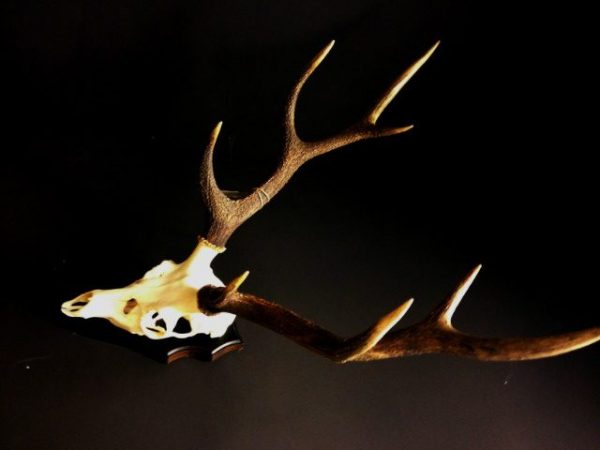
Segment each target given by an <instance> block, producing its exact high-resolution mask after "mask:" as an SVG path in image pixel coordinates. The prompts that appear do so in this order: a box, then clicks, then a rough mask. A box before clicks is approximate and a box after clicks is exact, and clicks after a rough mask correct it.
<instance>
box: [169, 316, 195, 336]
mask: <svg viewBox="0 0 600 450" xmlns="http://www.w3.org/2000/svg"><path fill="white" fill-rule="evenodd" d="M190 331H192V326H191V325H190V321H189V320H187V319H186V318H185V317H180V318H179V320H178V321H177V323H176V324H175V328H173V332H175V333H177V334H187V333H189V332H190Z"/></svg>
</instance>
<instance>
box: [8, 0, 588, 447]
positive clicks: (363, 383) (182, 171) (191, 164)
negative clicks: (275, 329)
mask: <svg viewBox="0 0 600 450" xmlns="http://www.w3.org/2000/svg"><path fill="white" fill-rule="evenodd" d="M589 8H591V7H589V6H586V4H585V3H583V2H569V3H565V4H556V5H549V4H545V5H539V6H537V5H533V4H530V3H523V2H510V1H509V2H462V1H433V2H423V1H407V2H392V1H388V2H367V1H347V0H344V1H330V2H321V1H319V2H317V1H307V0H304V1H302V2H300V1H298V2H297V1H291V2H288V1H285V2H274V1H272V2H270V1H264V2H251V1H247V0H245V1H232V2H226V3H225V2H202V1H200V2H177V1H172V0H169V1H162V0H156V1H152V0H150V1H146V2H133V1H129V0H119V1H103V2H91V1H83V2H64V1H57V2H40V1H8V2H3V4H2V6H0V17H1V18H2V19H1V20H2V21H3V22H4V23H5V25H4V26H3V27H2V30H3V35H4V37H5V38H6V39H4V42H5V43H6V44H7V45H6V48H5V50H4V51H3V53H2V67H3V69H2V75H0V76H2V77H3V78H4V82H3V84H2V87H3V93H2V101H1V102H0V104H1V108H2V110H3V111H4V113H5V114H3V116H4V119H3V123H2V124H3V127H2V128H3V131H2V141H1V145H2V149H3V150H2V154H3V156H2V164H0V180H1V183H2V185H3V186H2V189H1V190H0V201H1V202H2V206H1V208H2V212H3V218H2V220H0V231H1V233H0V235H1V236H2V237H3V238H4V239H3V241H4V242H3V243H2V258H3V261H4V263H5V264H4V269H3V277H2V280H3V282H4V284H3V288H2V291H1V292H2V294H1V298H0V313H1V314H2V319H1V321H2V325H3V326H2V338H1V339H0V364H1V371H0V428H1V431H2V432H1V433H0V448H3V449H14V450H21V449H27V450H31V449H45V450H50V449H61V450H70V449H85V450H94V449H121V448H123V449H128V450H132V449H138V448H140V449H141V448H144V449H147V448H154V449H173V448H182V449H197V448H209V449H221V448H222V449H228V450H230V449H256V448H260V449H281V448H287V449H306V448H310V449H315V448H318V449H321V448H322V449H332V448H336V449H338V448H339V449H366V448H369V449H370V448H377V449H397V448H406V449H439V448H446V449H467V448H477V449H480V448H485V449H569V450H573V449H586V450H587V449H591V448H595V447H597V446H598V442H600V423H599V417H600V409H599V408H600V406H599V405H600V402H599V401H598V396H599V393H600V392H599V384H598V379H599V376H600V371H599V369H600V366H599V364H598V361H599V358H598V356H599V347H598V346H596V347H592V348H589V349H586V350H582V351H579V352H576V353H573V354H570V355H566V356H563V357H559V358H554V359H548V360H542V361H532V362H523V363H487V364H486V363H479V362H476V361H469V360H463V359H457V358H453V357H447V356H427V357H419V358H408V359H403V360H390V361H381V362H374V363H369V364H358V365H346V366H336V365H334V364H332V363H330V362H329V361H326V360H324V359H322V358H320V357H318V356H316V355H313V354H311V353H309V352H307V351H306V350H304V349H302V348H300V347H298V346H296V345H294V344H292V343H290V342H288V341H287V340H285V339H283V338H281V337H279V336H277V335H275V334H273V333H271V332H269V331H268V330H263V329H261V328H259V327H257V326H255V325H253V324H250V323H247V322H240V323H239V324H238V326H239V329H240V332H241V334H242V335H243V337H244V341H245V344H246V347H245V350H244V351H242V352H239V353H233V354H229V355H226V356H225V357H224V358H223V359H221V360H219V361H217V362H216V363H214V364H213V363H202V362H199V361H196V360H184V361H178V362H176V363H174V364H172V365H169V366H167V365H164V364H159V363H157V362H155V361H154V360H153V359H151V358H148V357H146V356H144V355H143V354H141V353H139V352H137V351H135V350H133V351H132V349H131V348H129V347H127V346H123V345H114V344H112V343H111V342H107V339H106V338H104V339H97V338H94V337H90V336H86V335H84V334H83V333H81V332H80V331H79V330H78V328H79V327H84V326H87V324H86V322H84V321H79V322H77V321H76V320H75V319H73V320H70V319H67V318H65V317H63V316H61V314H60V304H61V303H62V302H63V301H65V300H67V299H70V298H73V297H74V296H75V295H77V294H79V293H81V292H84V291H86V290H89V289H92V288H110V287H118V286H122V285H125V284H128V283H130V282H131V281H132V280H135V279H137V278H139V277H140V276H141V275H142V274H143V273H144V272H145V271H146V270H148V269H149V268H150V267H153V266H154V265H156V264H158V263H159V262H160V261H161V260H163V259H175V260H181V259H183V258H184V257H186V256H187V254H188V253H189V252H190V251H191V250H192V248H193V247H194V245H195V243H196V234H198V233H199V232H200V230H201V229H202V228H203V226H204V225H205V224H206V215H205V214H206V213H205V211H204V209H203V207H202V205H201V202H200V195H199V186H198V165H199V162H200V159H201V157H202V151H203V148H204V145H205V143H206V141H207V138H208V133H209V131H210V130H211V129H212V127H213V126H214V124H215V123H216V122H217V121H218V120H223V121H224V127H223V130H222V135H221V139H220V141H219V145H218V147H217V156H216V170H217V174H218V175H217V176H218V179H219V182H220V184H221V185H222V186H223V187H224V188H227V189H239V190H244V189H248V188H251V187H253V186H256V185H257V184H258V183H260V182H261V181H262V180H264V179H265V178H266V177H268V176H269V174H270V171H271V170H272V169H273V167H274V164H275V161H276V159H277V157H278V148H279V146H278V142H280V139H281V129H280V128H279V123H280V120H281V111H282V106H283V101H284V99H285V96H286V95H287V93H288V91H289V89H290V87H291V86H292V84H293V82H294V80H295V78H296V77H297V76H298V75H299V74H300V72H301V70H302V69H303V67H304V65H305V64H306V63H307V61H308V60H309V59H310V58H311V57H312V56H313V55H314V53H315V52H316V51H318V50H319V49H320V48H322V46H324V45H325V44H326V43H327V42H328V41H329V40H330V39H332V38H335V39H336V40H337V43H336V46H335V48H334V50H333V52H332V53H331V55H330V56H329V57H328V58H327V60H326V61H325V63H324V64H323V65H322V67H320V68H319V69H318V71H317V72H316V73H315V74H314V77H313V78H312V79H311V81H310V82H309V83H308V85H307V86H306V89H305V91H304V92H303V95H302V97H301V99H300V102H299V105H298V107H299V110H298V121H297V122H298V129H299V131H300V133H301V135H302V136H304V137H305V138H306V139H316V138H319V137H323V136H326V135H328V134H330V133H333V132H335V131H337V130H339V129H341V128H342V127H344V126H346V125H348V124H349V123H351V122H352V121H353V120H355V119H357V118H359V117H361V115H362V114H363V113H364V111H365V110H366V108H367V107H368V106H370V105H371V104H372V102H373V101H374V99H375V98H376V96H377V94H378V93H379V92H380V91H381V90H382V89H383V88H384V86H385V85H386V84H387V83H388V82H390V81H391V80H392V79H393V78H394V77H395V76H397V74H399V73H400V72H401V71H402V70H403V69H404V68H405V67H406V66H408V65H409V64H410V63H411V62H412V61H413V60H414V59H416V58H417V57H418V56H419V55H420V54H422V53H423V52H424V51H425V50H426V49H427V48H429V47H430V46H431V45H432V44H433V42H435V41H436V40H438V39H441V40H442V45H441V47H440V48H439V50H438V52H437V53H436V55H435V56H434V57H433V58H432V60H431V61H430V62H429V63H428V64H427V66H426V67H425V68H424V69H423V70H422V71H421V73H419V74H418V75H417V76H416V77H415V79H414V80H413V81H411V83H410V84H409V85H408V86H407V87H406V88H405V90H404V91H403V92H402V93H401V95H399V97H398V98H397V99H396V100H395V101H394V103H393V104H392V105H391V106H390V107H389V108H388V110H387V111H386V113H385V114H384V115H383V116H382V123H383V124H387V125H392V124H399V125H403V124H407V123H415V125H416V127H415V129H414V130H413V131H411V132H410V133H409V134H406V135H404V136H399V137H392V138H388V139H385V140H379V141H376V142H375V141H372V142H368V143H363V144H358V145H355V146H353V147H351V148H347V149H344V150H340V151H339V152H336V153H334V154H331V155H328V156H325V157H323V158H320V159H318V160H315V161H312V162H311V163H309V164H308V165H306V166H305V167H304V168H303V169H302V170H301V171H300V172H299V173H298V174H297V176H296V178H294V179H293V181H292V182H291V183H290V185H288V186H287V187H286V188H285V189H284V190H283V191H282V193H281V194H280V195H279V196H278V197H277V198H276V199H275V200H273V202H271V203H270V204H269V205H268V207H266V208H265V209H264V210H262V211H261V212H260V213H259V214H258V215H257V216H255V217H254V218H253V219H252V220H250V221H249V222H248V223H247V224H245V225H244V226H243V227H242V228H241V229H240V230H239V231H238V232H237V233H236V234H235V235H234V237H233V238H232V239H231V241H230V242H229V245H228V247H229V248H228V250H227V251H226V252H225V253H224V254H223V255H220V256H219V257H218V258H217V259H216V260H215V264H214V267H215V271H216V273H217V274H218V275H219V276H220V277H221V278H222V279H223V280H225V281H227V280H230V279H231V278H232V277H234V276H237V275H239V274H240V273H242V272H243V271H244V270H246V269H250V270H251V275H250V277H249V278H248V280H247V281H246V283H245V284H244V288H245V289H247V290H248V291H251V292H255V293H256V294H257V295H261V296H263V297H265V298H269V299H271V300H273V301H277V302H280V303H282V304H284V305H286V306H287V307H289V308H291V309H294V310H296V311H297V312H299V313H302V314H303V315H305V316H307V317H309V318H312V319H314V320H315V321H317V322H318V323H320V324H322V325H324V326H326V327H328V328H330V329H331V330H332V331H335V332H337V333H339V334H342V335H352V334H355V333H357V332H359V331H362V330H363V329H365V328H366V327H367V326H369V325H370V324H371V323H372V322H373V321H374V320H375V319H376V318H377V317H378V316H380V315H381V314H384V313H386V312H388V311H390V310H391V309H392V308H393V307H394V306H395V305H397V304H398V303H399V302H401V301H404V300H405V299H407V298H409V297H415V299H416V302H415V304H414V306H413V307H412V310H411V311H410V312H409V314H408V315H407V317H406V318H405V319H404V320H403V323H406V324H409V323H413V322H414V321H416V320H418V319H420V318H422V317H424V315H425V314H427V312H428V311H430V310H431V309H432V308H433V307H434V306H435V305H436V304H437V303H438V302H439V301H440V300H441V299H442V298H443V297H444V296H445V295H446V294H447V293H448V292H449V291H450V290H451V289H452V287H453V286H454V284H455V283H456V282H457V281H458V280H459V279H460V278H461V277H463V276H464V275H465V274H466V273H467V271H468V270H469V269H471V268H472V267H473V266H474V265H476V264H478V263H483V264H484V268H483V270H482V272H481V274H480V276H479V279H478V280H477V281H476V283H475V285H474V287H473V289H472V291H471V292H470V293H469V294H468V295H467V297H466V298H465V300H464V302H463V304H462V305H461V307H460V309H459V310H458V312H457V314H456V318H455V323H456V325H457V326H458V327H460V328H461V329H464V330H466V331H469V332H472V333H478V334H482V335H488V336H510V335H538V334H549V333H558V332H564V331H568V330H573V329H578V328H583V327H589V326H597V325H599V324H600V322H599V319H598V316H597V315H596V314H595V309H596V308H595V306H596V303H597V300H596V299H597V292H598V283H597V280H598V276H597V264H596V263H595V262H594V258H595V256H594V255H597V254H598V232H597V230H598V229H599V227H598V225H599V224H598V219H597V213H596V209H597V194H596V191H597V184H598V182H597V178H598V177H597V163H596V162H595V154H594V152H593V149H594V148H596V147H597V145H596V144H595V142H596V140H597V133H596V128H597V126H596V123H595V121H596V118H595V116H594V115H593V114H590V113H589V112H588V111H589V110H590V109H591V110H593V109H594V108H595V107H596V106H595V105H597V103H598V93H597V79H598V70H597V68H596V62H595V60H594V58H595V56H594V55H595V54H596V42H597V37H596V33H595V29H596V28H597V27H596V15H595V14H594V13H593V12H592V11H591V9H589ZM590 259H591V262H590ZM585 261H588V262H585ZM107 333H108V332H107Z"/></svg>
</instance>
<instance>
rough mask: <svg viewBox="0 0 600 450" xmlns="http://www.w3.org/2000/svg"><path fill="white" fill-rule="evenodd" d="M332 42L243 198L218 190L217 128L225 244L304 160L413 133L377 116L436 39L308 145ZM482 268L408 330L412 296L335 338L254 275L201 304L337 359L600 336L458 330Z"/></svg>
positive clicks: (561, 343)
mask: <svg viewBox="0 0 600 450" xmlns="http://www.w3.org/2000/svg"><path fill="white" fill-rule="evenodd" d="M333 44H334V41H332V42H331V43H330V44H329V45H328V46H327V47H325V48H324V49H323V50H321V51H320V52H319V53H318V54H317V56H316V57H315V58H314V59H313V60H312V61H311V63H310V65H309V66H308V68H307V69H306V71H305V72H304V74H303V75H302V77H300V79H299V80H298V82H297V83H296V85H295V86H294V89H293V90H292V93H291V95H290V97H289V99H288V102H287V108H286V114H285V121H284V126H285V136H286V139H285V144H284V148H283V156H282V158H281V161H280V162H279V165H278V167H277V169H276V171H275V173H274V174H273V176H271V178H269V179H268V180H267V181H266V182H265V183H263V184H262V185H261V186H260V187H258V188H256V189H254V191H253V192H251V193H250V194H248V195H246V196H242V197H241V198H233V196H228V195H227V194H226V193H225V192H224V191H222V190H221V189H219V187H218V185H217V182H216V180H215V176H214V170H213V162H212V161H213V152H214V148H215V144H216V141H217V137H218V135H219V131H220V129H221V123H219V124H217V126H216V127H215V129H214V130H213V132H212V134H211V137H210V141H209V144H208V148H207V150H206V152H205V155H204V160H203V163H202V169H201V184H202V188H203V194H204V198H205V201H206V204H207V206H208V208H209V210H210V212H211V222H210V228H209V231H208V234H207V239H208V241H210V242H211V243H212V244H214V245H215V246H224V245H225V243H226V242H227V240H228V239H229V237H230V236H231V234H232V233H233V232H234V231H235V230H236V229H237V227H239V226H240V225H241V224H242V223H244V222H245V221H246V220H247V219H248V218H250V217H251V216H252V215H253V214H254V213H256V212H257V211H258V210H260V209H261V208H262V207H263V206H265V205H266V204H267V203H268V202H269V201H270V200H271V199H272V198H273V197H274V196H275V195H276V194H277V193H278V192H279V191H280V190H281V189H282V188H283V186H284V185H285V184H286V183H287V182H288V180H289V179H290V178H291V177H292V175H293V174H294V173H295V172H296V170H298V169H299V168H300V166H302V164H304V163H305V162H306V161H308V160H310V159H312V158H314V157H315V156H319V155H322V154H324V153H327V152H330V151H332V150H335V149H337V148H340V147H343V146H346V145H349V144H352V143H354V142H358V141H361V140H364V139H370V138H375V137H383V136H391V135H394V134H400V133H403V132H405V131H408V130H410V129H411V128H412V126H404V127H395V128H394V127H392V128H385V127H379V126H377V125H376V123H377V119H378V118H379V116H380V115H381V114H382V113H383V112H384V111H385V109H386V107H387V106H388V105H389V104H390V102H391V101H392V100H393V99H394V97H395V96H396V95H397V94H398V92H399V91H400V89H402V87H403V86H404V85H405V84H406V83H407V82H408V81H409V80H410V79H411V77H412V76H413V75H414V74H415V73H416V72H417V71H418V70H419V69H420V68H421V66H422V65H423V64H425V62H426V61H427V60H428V59H429V57H430V56H431V55H432V54H433V52H434V51H435V49H436V48H437V46H438V44H439V42H438V43H436V44H435V45H434V46H433V47H432V48H431V49H429V51H428V52H427V53H425V55H423V56H422V57H421V58H420V59H419V60H417V61H416V62H415V63H414V64H413V65H412V66H411V67H410V68H409V69H408V70H406V71H405V72H404V73H403V74H402V75H400V77H398V78H397V79H396V80H395V81H394V83H392V85H391V86H390V87H388V89H387V90H386V91H385V92H384V93H383V94H382V96H381V97H380V99H379V100H378V101H377V103H376V104H375V105H374V106H373V108H371V110H370V111H368V113H367V114H366V115H365V116H364V118H363V119H362V120H359V121H358V122H357V123H356V124H354V125H352V126H350V127H348V128H347V129H345V130H344V131H342V132H340V133H339V134H336V135H334V136H331V137H329V138H326V139H323V140H320V141H315V142H306V141H303V140H302V139H300V137H299V136H298V134H297V132H296V127H295V124H294V117H295V111H296V103H297V101H298V96H299V95H300V91H301V90H302V87H303V86H304V84H305V83H306V81H307V80H308V78H309V77H310V75H311V74H312V73H313V72H314V71H315V70H316V68H317V67H318V66H319V64H321V62H322V61H323V60H324V59H325V57H326V56H327V54H328V53H329V51H330V50H331V48H332V47H333ZM480 269H481V266H478V267H476V268H475V269H473V270H472V271H471V272H470V273H469V275H468V276H467V277H466V278H465V279H464V280H463V281H462V282H461V283H460V284H459V285H458V287H457V288H456V290H455V291H454V292H453V293H452V295H450V296H449V297H448V299H447V300H446V301H444V302H443V303H442V304H441V305H440V306H438V307H437V308H436V309H434V310H433V311H432V312H431V314H430V315H429V316H428V317H427V318H426V319H425V320H423V321H421V322H419V323H417V324H415V325H412V326H410V327H408V328H405V329H402V330H398V331H394V332H391V333H389V334H388V331H390V330H391V328H392V327H394V325H395V324H396V323H397V322H398V321H399V320H400V319H401V318H402V317H403V316H404V315H405V314H406V312H407V311H408V309H409V308H410V306H411V305H412V302H413V300H412V299H410V300H407V301H405V302H404V303H402V304H401V305H400V306H398V307H397V308H396V309H394V310H393V311H392V312H390V313H388V314H387V315H385V316H383V317H382V318H381V319H379V320H378V321H377V322H376V323H375V324H374V325H373V326H372V327H370V328H369V329H367V330H366V331H364V332H363V333H361V334H359V335H357V336H354V337H352V338H348V339H345V338H342V337H340V336H337V335H335V334H333V333H331V332H329V331H327V330H325V329H323V328H321V327H319V326H318V325H316V324H315V323H313V322H311V321H309V320H306V319H304V318H302V317H301V316H299V315H298V314H296V313H294V312H292V311H290V310H287V309H285V308H284V307H282V306H280V305H277V304H275V303H271V302H269V301H267V300H265V299H262V298H260V297H257V296H255V295H252V294H245V293H241V292H238V288H239V286H240V285H241V284H242V283H243V281H244V280H245V279H246V277H247V276H248V272H246V273H244V274H243V275H241V276H240V277H238V278H236V279H235V280H233V281H232V282H231V283H229V285H227V286H226V287H214V286H206V287H204V288H203V289H201V290H200V292H199V296H198V298H199V303H201V307H202V308H204V309H205V310H207V311H209V312H215V313H216V312H228V313H232V314H235V315H238V316H240V317H244V318H245V319H248V320H251V321H253V322H256V323H258V324H260V325H263V326H265V327H267V328H269V329H271V330H273V331H275V332H277V333H279V334H281V335H283V336H286V337H288V338H289V339H291V340H293V341H294V342H296V343H298V344H300V345H302V346H304V347H306V348H308V349H310V350H312V351H314V352H316V353H319V354H321V355H323V356H326V357H328V358H330V359H332V360H333V361H336V362H340V363H344V362H348V361H371V360H375V359H385V358H395V357H401V356H411V355H420V354H426V353H451V354H455V355H460V356H465V357H470V358H475V359H479V360H484V361H514V360H526V359H537V358H545V357H549V356H555V355H560V354H562V353H567V352H570V351H573V350H576V349H579V348H582V347H585V346H587V345H591V344H593V343H594V342H597V341H598V340H600V327H596V328H590V329H586V330H581V331H576V332H573V333H566V334H561V335H556V336H548V337H534V338H482V337H476V336H471V335H468V334H465V333H462V332H461V331H458V330H457V329H456V328H454V327H453V326H452V322H451V321H452V315H453V314H454V312H455V311H456V308H457V307H458V305H459V303H460V301H461V300H462V298H463V297H464V295H465V294H466V292H467V290H468V289H469V287H470V286H471V284H472V283H473V281H474V280H475V277H476V276H477V274H478V273H479V270H480Z"/></svg>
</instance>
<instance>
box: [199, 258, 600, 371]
mask: <svg viewBox="0 0 600 450" xmlns="http://www.w3.org/2000/svg"><path fill="white" fill-rule="evenodd" d="M480 269H481V266H477V267H476V268H475V269H473V270H472V271H471V272H470V273H469V274H468V275H467V277H466V278H465V279H464V280H462V281H461V282H460V283H459V284H458V286H457V287H456V289H455V290H454V292H453V293H452V294H451V295H450V296H449V297H448V299H447V300H445V301H444V302H442V303H441V304H440V305H439V306H438V307H437V308H436V309H434V310H433V311H432V312H431V314H430V315H429V316H428V317H427V318H426V319H425V320H423V321H421V322H419V323H417V324H415V325H412V326H410V327H408V328H405V329H402V330H398V331H394V332H391V333H388V331H389V330H390V329H391V328H392V327H393V326H394V325H395V324H396V323H397V322H398V321H399V320H400V319H402V317H404V315H405V314H406V312H407V311H408V309H409V308H410V306H411V305H412V302H413V300H412V299H410V300H408V301H406V302H404V303H402V304H401V305H400V306H399V307H397V308H396V309H394V310H393V311H392V312H390V313H388V314H386V315H385V316H383V317H382V318H381V319H379V320H378V321H377V322H376V323H375V325H373V326H372V327H370V328H369V329H367V330H366V331H364V332H363V333H361V334H359V335H357V336H354V337H352V338H348V339H345V338H342V337H340V336H337V335H335V334H333V333H331V332H330V331H327V330H325V329H323V328H321V327H319V326H318V325H316V324H315V323H313V322H311V321H309V320H307V319H304V318H302V317H301V316H299V315H298V314H296V313H294V312H293V311H290V310H288V309H285V308H284V307H282V306H280V305H277V304H275V303H271V302H269V301H267V300H264V299H262V298H260V297H257V296H255V295H251V294H245V293H241V292H238V288H239V286H240V285H241V283H242V282H243V281H244V280H245V279H246V277H247V276H248V272H246V273H244V274H243V275H242V276H240V277H238V278H236V279H235V280H233V281H232V282H231V283H229V285H228V286H226V287H224V288H218V287H205V288H204V289H202V291H201V295H202V297H203V300H204V301H205V303H206V304H205V306H206V307H207V308H209V309H212V310H213V311H214V312H228V313H232V314H235V315H238V316H240V317H243V318H245V319H248V320H250V321H252V322H255V323H257V324H259V325H262V326H264V327H267V328H269V329H270V330H272V331H275V332H276V333H279V334H281V335H283V336H285V337H287V338H289V339H291V340H292V341H294V342H296V343H298V344H300V345H302V346H303V347H306V348H308V349H309V350H312V351H313V352H315V353H318V354H320V355H322V356H325V357H327V358H329V359H331V360H333V361H335V362H338V363H345V362H350V361H372V360H376V359H387V358H398V357H403V356H414V355H423V354H428V353H449V354H453V355H459V356H464V357H468V358H473V359H478V360H481V361H521V360H528V359H539V358H547V357H550V356H556V355H560V354H563V353H568V352H571V351H573V350H577V349H579V348H582V347H585V346H587V345H591V344H593V343H595V342H597V341H599V340H600V327H595V328H589V329H586V330H581V331H575V332H572V333H565V334H560V335H555V336H546V337H531V338H522V337H519V338H483V337H476V336H471V335H468V334H465V333H463V332H461V331H459V330H457V329H456V328H454V327H453V326H452V316H453V314H454V312H455V311H456V308H457V307H458V305H459V303H460V302H461V300H462V299H463V297H464V296H465V294H466V293H467V291H468V289H469V287H470V286H471V284H472V283H473V281H474V280H475V277H476V276H477V274H478V273H479V270H480Z"/></svg>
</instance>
